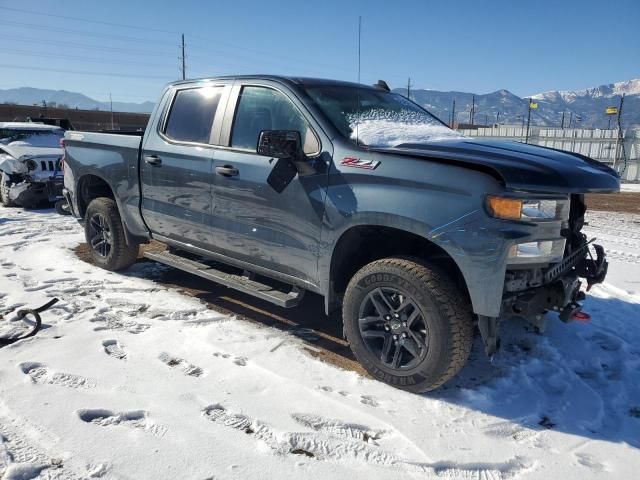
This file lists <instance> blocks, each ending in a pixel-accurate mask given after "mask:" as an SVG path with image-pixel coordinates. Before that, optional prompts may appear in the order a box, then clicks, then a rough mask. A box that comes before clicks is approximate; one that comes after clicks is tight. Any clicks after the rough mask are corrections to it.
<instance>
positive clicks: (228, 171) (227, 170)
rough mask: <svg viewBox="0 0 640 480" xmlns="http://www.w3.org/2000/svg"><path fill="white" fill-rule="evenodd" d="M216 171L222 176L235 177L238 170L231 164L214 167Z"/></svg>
mask: <svg viewBox="0 0 640 480" xmlns="http://www.w3.org/2000/svg"><path fill="white" fill-rule="evenodd" d="M216 173H217V174H218V175H222V176H224V177H235V176H237V175H238V174H239V173H240V172H239V171H238V169H237V168H236V167H233V166H231V165H223V166H222V167H216Z"/></svg>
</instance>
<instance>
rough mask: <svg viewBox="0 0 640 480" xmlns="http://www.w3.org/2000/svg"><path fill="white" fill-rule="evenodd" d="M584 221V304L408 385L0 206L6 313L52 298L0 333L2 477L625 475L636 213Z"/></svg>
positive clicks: (639, 284) (634, 396)
mask: <svg viewBox="0 0 640 480" xmlns="http://www.w3.org/2000/svg"><path fill="white" fill-rule="evenodd" d="M588 220H589V222H590V225H589V226H588V227H587V232H588V233H589V235H592V236H597V237H599V238H600V239H601V241H602V243H603V244H604V245H605V247H606V248H608V249H609V251H610V258H611V266H610V277H609V278H608V282H607V283H606V284H604V285H601V286H597V287H595V288H594V289H593V290H592V292H591V293H592V295H591V296H590V297H589V299H588V300H587V302H586V305H585V310H586V311H588V312H590V313H591V314H592V315H593V321H592V322H591V323H589V324H580V323H574V324H570V325H564V324H562V323H561V322H559V321H558V320H557V319H555V318H550V321H549V325H548V329H547V332H546V333H545V334H544V335H538V334H536V333H534V332H533V331H531V330H530V329H528V328H527V327H526V326H525V325H524V324H522V323H519V322H513V323H511V324H509V325H507V326H506V327H505V329H504V337H503V346H504V348H503V349H502V350H501V352H500V353H499V354H498V355H496V356H495V357H494V359H493V361H492V362H490V361H489V360H487V359H486V358H485V357H484V355H483V353H482V351H481V348H480V345H479V341H478V340H476V344H475V346H474V351H473V353H472V358H471V361H470V364H469V366H468V367H467V368H465V369H464V370H463V372H462V374H461V375H460V376H459V377H458V378H457V379H455V380H453V381H452V382H450V383H449V384H448V385H447V386H446V387H445V388H443V389H441V390H439V391H437V392H435V393H431V394H428V395H422V396H420V395H412V394H408V393H404V392H401V391H398V390H395V389H392V388H390V387H388V386H386V385H383V384H381V383H378V382H375V381H372V380H370V379H368V378H364V377H362V376H360V375H358V374H357V373H355V372H352V371H346V370H340V369H338V368H336V367H334V366H332V365H329V364H326V363H323V362H321V361H320V360H318V359H315V358H313V357H311V356H310V355H309V354H308V353H307V352H306V351H305V350H304V349H303V348H302V345H303V340H300V339H299V338H297V337H294V336H292V335H289V334H287V333H286V332H282V331H278V330H274V329H272V328H269V327H266V326H261V325H257V324H255V323H249V322H247V321H243V320H239V319H234V318H230V317H229V316H227V315H224V314H221V313H218V312H216V311H215V310H211V309H209V308H207V306H206V305H204V304H203V303H201V302H200V301H198V300H196V299H194V298H192V297H188V296H186V295H183V294H181V293H178V292H177V291H175V290H171V289H168V288H167V287H165V286H163V285H162V284H161V283H159V282H158V281H154V278H155V279H156V280H157V279H158V278H159V275H160V273H162V271H163V270H162V269H163V268H164V267H161V266H157V265H155V264H153V263H150V262H143V263H138V264H136V265H135V266H134V267H133V268H131V269H130V270H129V271H127V272H125V273H123V274H118V273H109V272H106V271H103V270H100V269H98V268H95V267H92V266H91V265H88V264H87V263H84V262H82V261H81V260H79V259H78V258H77V257H76V256H75V254H74V252H73V250H72V249H73V247H74V246H76V245H77V244H78V243H80V242H81V241H82V240H83V236H82V232H81V229H80V227H79V226H78V224H77V223H76V222H75V220H73V219H71V218H69V217H60V216H57V215H55V214H53V213H52V212H51V211H30V212H25V211H22V210H20V209H3V208H2V207H0V272H1V275H0V313H4V315H5V319H4V320H0V332H4V333H6V332H8V331H11V330H15V329H17V328H19V324H18V323H17V322H13V321H11V320H12V318H13V314H12V313H11V312H13V311H14V310H15V309H16V308H18V307H19V306H22V305H29V306H34V307H35V306H39V305H41V304H43V303H45V302H46V301H48V300H49V299H51V297H58V298H59V299H60V302H59V303H58V304H57V305H56V306H55V307H54V308H52V309H51V310H49V311H47V312H45V313H44V314H43V320H44V323H45V328H44V329H43V331H41V332H40V333H39V334H38V335H37V336H36V337H35V338H32V339H29V340H24V341H21V342H18V343H17V344H15V345H13V346H9V347H5V348H2V349H0V478H3V479H5V480H9V479H11V480H14V479H31V478H43V479H81V478H104V479H136V480H142V479H154V480H155V479H197V480H204V479H208V478H210V479H212V478H215V479H232V478H235V479H246V478H256V479H262V478H274V479H275V478H277V479H288V478H291V479H300V478H304V479H307V478H310V479H316V478H317V479H327V478H347V477H348V478H349V479H350V480H352V479H354V480H355V479H376V478H416V479H417V478H420V479H432V478H445V479H458V478H461V479H478V480H480V479H494V480H497V479H506V478H514V479H515V478H518V479H520V478H522V479H551V478H553V479H555V478H562V479H563V480H570V479H581V480H582V479H587V478H616V479H618V478H620V479H621V478H636V475H637V472H638V470H640V324H639V322H640V217H633V216H630V215H620V214H613V213H607V212H594V213H592V214H590V215H589V218H588ZM318 314H319V315H321V312H318ZM634 472H635V473H634Z"/></svg>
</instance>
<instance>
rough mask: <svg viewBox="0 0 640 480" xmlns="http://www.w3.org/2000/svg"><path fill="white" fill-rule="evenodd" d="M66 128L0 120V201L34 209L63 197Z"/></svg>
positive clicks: (8, 205) (8, 204) (6, 204)
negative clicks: (63, 157)
mask: <svg viewBox="0 0 640 480" xmlns="http://www.w3.org/2000/svg"><path fill="white" fill-rule="evenodd" d="M63 137H64V129H62V128H60V127H57V126H55V125H44V124H40V123H21V122H5V123H2V122H0V177H1V178H0V202H1V203H2V204H3V205H4V206H5V207H14V206H20V207H26V208H33V207H35V206H37V205H38V204H40V203H43V202H44V201H48V202H58V201H60V200H62V199H63V197H62V186H63V176H62V155H63V153H64V151H63V149H62V147H61V140H62V139H63Z"/></svg>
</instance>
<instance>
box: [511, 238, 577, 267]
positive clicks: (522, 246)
mask: <svg viewBox="0 0 640 480" xmlns="http://www.w3.org/2000/svg"><path fill="white" fill-rule="evenodd" d="M564 243H565V239H564V238H562V239H558V240H545V241H542V242H527V243H518V244H516V245H513V246H512V247H511V249H510V250H509V263H511V264H521V263H554V262H559V261H560V260H562V257H563V255H564Z"/></svg>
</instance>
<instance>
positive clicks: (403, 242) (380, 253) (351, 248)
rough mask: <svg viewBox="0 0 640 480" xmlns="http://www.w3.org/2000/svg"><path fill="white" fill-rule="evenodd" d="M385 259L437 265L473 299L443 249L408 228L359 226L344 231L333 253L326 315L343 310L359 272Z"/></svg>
mask: <svg viewBox="0 0 640 480" xmlns="http://www.w3.org/2000/svg"><path fill="white" fill-rule="evenodd" d="M386 257H406V258H415V259H418V260H423V261H425V260H427V261H430V262H434V263H437V264H439V265H440V266H442V267H443V268H444V269H446V271H447V272H450V273H451V276H452V278H453V280H454V281H455V282H456V284H457V285H458V286H459V287H460V288H461V290H462V291H463V292H464V293H465V295H466V296H467V298H470V295H469V289H468V286H467V282H466V279H465V276H464V274H463V272H462V270H461V268H460V266H459V265H458V263H457V262H456V260H455V258H454V257H453V256H452V255H450V254H449V253H448V252H447V251H446V250H445V249H444V248H442V247H441V246H439V245H437V244H436V243H434V242H432V241H431V240H429V239H428V238H426V237H424V236H422V235H419V234H418V233H415V232H413V231H411V230H409V229H406V228H405V227H403V228H399V227H398V226H389V225H379V224H378V225H376V224H360V225H354V226H351V227H349V228H348V229H346V230H344V231H343V232H342V233H341V234H340V235H339V237H338V239H337V241H336V242H335V244H334V247H333V250H332V252H331V261H330V263H329V265H328V278H329V283H328V285H327V286H326V292H327V293H326V295H325V309H326V311H327V313H331V312H334V311H336V310H337V309H339V308H340V306H341V300H342V296H343V294H344V292H345V290H346V287H347V284H348V283H349V280H350V279H351V278H352V277H353V275H354V274H355V273H356V272H357V271H358V270H359V269H360V268H362V267H364V266H365V265H367V264H368V263H371V262H373V261H375V260H379V259H381V258H386ZM469 301H471V300H469Z"/></svg>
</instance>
